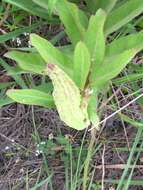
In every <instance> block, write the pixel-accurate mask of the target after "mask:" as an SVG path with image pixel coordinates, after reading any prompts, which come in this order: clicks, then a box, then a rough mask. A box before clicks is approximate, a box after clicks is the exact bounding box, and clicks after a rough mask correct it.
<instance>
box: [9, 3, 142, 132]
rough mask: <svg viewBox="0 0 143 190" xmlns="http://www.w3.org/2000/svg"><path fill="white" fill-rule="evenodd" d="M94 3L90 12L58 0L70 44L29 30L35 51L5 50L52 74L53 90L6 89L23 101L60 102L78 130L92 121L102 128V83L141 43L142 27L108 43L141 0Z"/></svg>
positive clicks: (28, 67) (56, 9)
mask: <svg viewBox="0 0 143 190" xmlns="http://www.w3.org/2000/svg"><path fill="white" fill-rule="evenodd" d="M34 2H37V1H34ZM40 2H41V3H38V4H39V5H41V6H42V7H44V8H45V10H46V9H48V6H46V3H45V1H40ZM97 2H98V3H97ZM93 3H95V2H94V0H93V2H92V4H91V1H87V8H88V11H90V12H92V14H93V10H90V4H91V5H93ZM96 3H97V4H98V5H97V8H99V9H98V10H97V11H96V9H95V11H96V13H95V15H91V16H90V17H89V18H88V16H87V14H86V12H84V11H83V10H81V9H79V8H78V7H77V5H76V4H74V3H70V2H68V1H66V0H62V1H60V2H59V3H58V1H57V2H56V1H55V4H56V6H55V7H54V12H56V14H58V16H59V18H60V20H61V21H62V23H63V24H64V26H65V31H66V33H67V34H68V36H69V38H70V40H71V44H70V45H69V46H66V47H64V46H63V47H62V48H59V47H54V46H53V45H52V44H51V43H50V42H49V41H47V40H45V39H43V38H41V37H40V36H38V35H36V34H31V38H30V39H31V43H32V45H33V46H34V48H35V51H34V52H29V53H26V52H21V51H10V52H8V53H7V54H6V57H9V58H11V59H13V60H16V61H17V62H18V65H19V67H20V68H21V69H23V70H25V71H28V72H32V73H33V71H34V73H37V74H41V75H44V76H45V75H47V76H49V78H50V79H51V81H52V85H53V90H52V91H53V92H52V93H51V90H49V94H48V95H47V93H45V92H42V94H41V92H40V91H39V93H38V91H36V92H35V91H34V90H33V89H26V90H9V91H8V92H7V95H8V96H9V97H10V98H12V99H13V100H15V101H17V102H20V103H25V104H33V105H42V106H45V107H51V104H52V105H53V106H54V105H56V108H57V110H58V112H59V115H60V117H61V119H62V120H63V121H64V122H65V123H66V124H67V125H68V126H70V127H72V128H75V129H77V130H82V129H84V128H86V127H88V126H89V125H90V123H92V125H94V126H95V127H96V129H98V124H99V116H98V113H97V111H96V110H97V107H98V104H99V101H98V97H99V95H100V94H104V93H106V92H105V90H104V88H105V86H108V85H109V81H110V80H112V79H113V78H114V77H116V76H117V75H118V74H119V73H120V72H121V71H122V70H123V68H124V67H125V66H126V65H127V64H128V63H129V62H130V61H131V60H132V58H133V57H134V56H135V55H136V54H137V53H138V52H139V51H140V50H141V49H142V48H143V44H142V39H143V32H139V33H136V34H132V35H127V36H125V37H122V38H119V39H117V40H114V41H113V42H111V43H109V44H108V43H107V36H108V35H109V34H110V33H112V32H114V31H115V30H117V29H119V28H120V27H122V26H123V25H124V24H126V23H127V22H129V21H130V20H132V19H133V18H134V17H135V16H137V15H138V14H140V13H141V12H142V10H143V2H142V1H140V0H137V1H136V3H134V2H133V1H131V0H130V1H127V2H126V3H124V4H121V5H120V6H119V5H118V6H117V7H116V8H115V9H113V7H114V5H115V4H116V1H108V7H107V4H106V3H105V4H104V3H103V1H101V4H100V1H96ZM96 3H95V5H96ZM109 5H110V6H109ZM100 7H102V8H103V9H105V10H106V11H107V13H108V14H107V13H106V12H105V11H104V10H103V9H101V8H100ZM127 8H128V9H130V12H129V14H128V13H127V12H126V11H125V10H126V9H127ZM112 9H113V10H112ZM111 10H112V11H111ZM119 13H120V14H119ZM65 48H66V51H65ZM44 93H45V95H44ZM47 96H48V97H49V101H50V102H48V99H47ZM52 96H53V98H52ZM52 101H53V103H52ZM44 104H45V105H44Z"/></svg>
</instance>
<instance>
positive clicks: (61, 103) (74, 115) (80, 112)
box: [45, 64, 89, 130]
mask: <svg viewBox="0 0 143 190" xmlns="http://www.w3.org/2000/svg"><path fill="white" fill-rule="evenodd" d="M45 72H46V73H47V75H48V76H49V77H50V78H51V80H52V82H53V86H54V91H53V98H54V101H55V105H56V107H57V110H58V113H59V115H60V118H61V120H62V121H64V122H65V123H66V124H67V125H68V126H69V127H72V128H74V129H77V130H82V129H84V128H86V127H88V125H89V120H88V118H87V114H86V111H85V110H86V108H85V107H84V108H83V109H81V107H80V106H81V95H80V91H79V89H78V87H77V86H76V84H75V83H74V82H73V80H71V78H69V76H68V75H67V74H66V73H65V72H64V71H63V70H61V69H60V68H59V67H58V66H57V65H54V64H48V65H47V69H46V71H45Z"/></svg>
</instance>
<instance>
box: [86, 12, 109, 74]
mask: <svg viewBox="0 0 143 190" xmlns="http://www.w3.org/2000/svg"><path fill="white" fill-rule="evenodd" d="M105 20H106V13H105V12H104V11H103V10H102V9H99V10H98V11H97V13H96V15H95V16H91V17H90V20H89V26H88V29H87V32H86V34H85V37H84V42H85V44H86V46H87V47H88V49H89V51H90V54H91V62H92V74H93V75H94V73H95V72H96V70H97V69H98V67H100V64H101V63H102V61H103V58H104V54H105V37H104V32H103V30H104V23H105Z"/></svg>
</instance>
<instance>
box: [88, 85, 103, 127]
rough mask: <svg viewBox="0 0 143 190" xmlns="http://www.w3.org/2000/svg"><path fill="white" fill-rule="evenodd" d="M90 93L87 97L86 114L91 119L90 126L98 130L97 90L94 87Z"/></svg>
mask: <svg viewBox="0 0 143 190" xmlns="http://www.w3.org/2000/svg"><path fill="white" fill-rule="evenodd" d="M92 91H93V92H92V94H91V96H90V99H89V103H88V109H87V110H88V116H89V119H90V121H91V124H92V126H94V127H95V128H96V129H97V130H99V122H100V120H99V116H98V115H97V106H98V105H97V104H98V103H97V102H98V101H97V90H96V89H95V88H94V89H92Z"/></svg>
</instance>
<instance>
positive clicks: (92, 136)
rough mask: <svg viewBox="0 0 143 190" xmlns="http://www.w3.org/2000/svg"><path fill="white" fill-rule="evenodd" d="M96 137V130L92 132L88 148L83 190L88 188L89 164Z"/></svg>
mask: <svg viewBox="0 0 143 190" xmlns="http://www.w3.org/2000/svg"><path fill="white" fill-rule="evenodd" d="M95 135H96V129H93V130H91V139H90V143H89V146H88V152H87V157H86V160H85V164H84V173H83V190H86V187H87V181H88V171H89V164H90V161H91V158H92V153H93V147H94V144H95Z"/></svg>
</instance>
